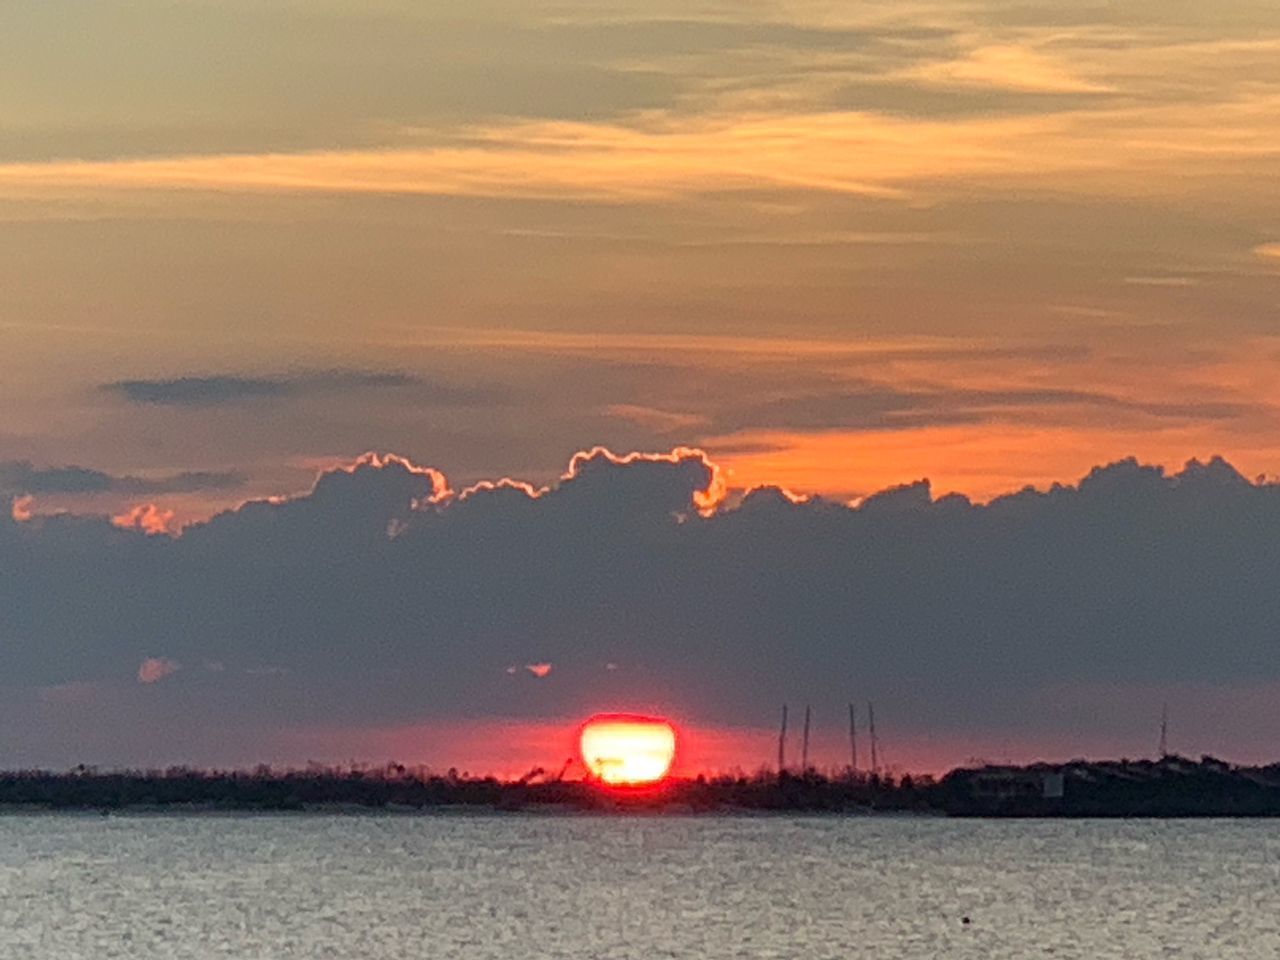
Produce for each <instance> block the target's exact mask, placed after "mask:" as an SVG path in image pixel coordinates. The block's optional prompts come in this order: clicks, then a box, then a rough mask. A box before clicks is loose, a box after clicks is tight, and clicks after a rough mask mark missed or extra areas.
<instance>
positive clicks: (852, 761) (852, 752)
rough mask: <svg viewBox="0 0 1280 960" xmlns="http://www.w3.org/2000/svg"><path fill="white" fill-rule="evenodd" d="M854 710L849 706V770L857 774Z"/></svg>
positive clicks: (856, 732) (856, 720) (856, 722)
mask: <svg viewBox="0 0 1280 960" xmlns="http://www.w3.org/2000/svg"><path fill="white" fill-rule="evenodd" d="M855 710H856V708H855V707H854V705H853V704H852V703H851V704H849V769H850V770H852V771H853V772H854V773H857V772H858V717H857V714H856V713H855Z"/></svg>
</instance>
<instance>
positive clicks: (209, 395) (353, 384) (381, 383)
mask: <svg viewBox="0 0 1280 960" xmlns="http://www.w3.org/2000/svg"><path fill="white" fill-rule="evenodd" d="M102 389H104V390H106V391H108V392H109V393H114V394H116V395H118V396H120V397H122V398H123V399H125V400H127V401H128V402H130V403H134V404H138V405H141V406H158V407H187V408H200V407H218V406H223V405H226V404H233V403H247V402H252V401H258V400H275V399H280V398H285V397H298V396H311V395H326V394H343V393H357V392H361V391H368V390H411V391H412V396H413V398H414V399H416V400H419V401H423V402H429V403H437V404H472V403H485V402H493V401H494V400H496V399H498V392H497V391H495V390H494V389H492V388H486V387H473V386H456V385H452V384H447V383H441V382H435V381H427V380H424V379H423V378H421V377H417V376H412V375H410V374H405V373H396V372H378V371H364V370H323V371H316V372H306V373H289V374H280V375H276V376H255V377H250V376H240V375H236V374H214V375H209V376H184V377H174V378H172V379H153V380H117V381H115V382H113V383H108V384H104V385H103V388H102Z"/></svg>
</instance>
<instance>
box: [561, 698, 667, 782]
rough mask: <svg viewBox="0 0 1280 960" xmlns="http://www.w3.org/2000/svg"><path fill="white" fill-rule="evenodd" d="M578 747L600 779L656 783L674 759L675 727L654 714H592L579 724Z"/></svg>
mask: <svg viewBox="0 0 1280 960" xmlns="http://www.w3.org/2000/svg"><path fill="white" fill-rule="evenodd" d="M578 747H579V751H580V752H581V754H582V762H583V765H584V766H586V768H587V769H588V770H589V771H591V775H592V776H593V777H595V778H596V779H598V780H600V781H601V782H602V783H607V784H611V785H615V786H639V785H642V784H651V783H657V782H658V781H659V780H661V779H662V778H663V777H665V776H666V775H667V773H668V772H670V770H671V764H672V762H673V761H674V760H675V757H676V729H675V727H673V726H672V725H671V724H670V723H668V722H667V721H666V720H660V719H657V718H654V717H634V716H627V715H624V714H606V715H601V716H595V717H592V718H591V719H590V720H588V721H587V722H586V723H585V724H583V725H582V734H581V737H580V738H579V744H578Z"/></svg>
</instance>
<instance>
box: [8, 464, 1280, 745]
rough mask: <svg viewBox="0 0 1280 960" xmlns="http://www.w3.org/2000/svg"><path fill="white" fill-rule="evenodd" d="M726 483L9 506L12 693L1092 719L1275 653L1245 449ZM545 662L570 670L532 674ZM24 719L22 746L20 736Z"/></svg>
mask: <svg viewBox="0 0 1280 960" xmlns="http://www.w3.org/2000/svg"><path fill="white" fill-rule="evenodd" d="M713 480H714V476H713V470H712V468H711V466H710V465H709V464H708V463H707V462H706V461H705V460H704V459H703V457H702V455H700V454H697V453H690V452H683V453H681V454H679V455H673V456H670V457H665V458H653V459H650V458H636V459H633V460H631V461H630V462H620V461H618V460H617V459H615V458H613V457H612V456H610V455H607V454H605V453H603V452H596V453H594V454H592V455H580V456H579V457H578V458H577V459H576V460H575V462H574V466H573V468H572V469H571V471H570V475H569V476H568V477H567V478H566V479H564V480H563V481H562V482H560V483H559V484H558V485H557V486H555V487H554V488H553V489H551V490H548V491H544V492H541V493H540V494H538V495H534V493H533V491H531V490H530V489H527V488H524V487H522V486H520V485H517V484H511V483H505V482H504V483H502V484H498V485H494V486H484V487H481V488H478V489H474V490H471V491H468V492H465V493H460V492H453V491H449V490H448V489H447V486H446V485H445V481H444V478H443V477H442V476H441V475H439V474H437V473H435V472H434V471H430V470H425V469H419V468H415V467H412V466H411V465H409V464H408V463H406V462H405V461H402V460H399V459H396V458H386V459H380V458H373V457H367V458H364V459H363V460H362V461H361V462H360V463H359V464H357V465H356V466H354V467H353V468H351V469H349V470H339V471H335V472H331V473H327V474H325V475H323V476H322V477H321V478H320V479H319V481H318V482H317V484H316V486H315V488H314V489H313V490H312V491H311V492H310V493H308V494H306V495H303V496H299V497H296V498H293V499H289V500H284V501H278V502H253V503H249V504H246V505H245V506H243V507H241V508H239V509H238V510H235V511H231V512H227V513H224V514H221V515H219V516H216V517H214V518H213V519H212V520H210V521H209V522H207V523H204V524H201V525H197V526H194V527H190V528H188V529H187V530H186V531H185V532H184V533H182V534H181V535H180V536H178V537H170V536H167V535H160V536H146V535H144V534H142V533H140V532H138V531H131V530H122V529H117V528H115V527H113V526H111V525H110V524H109V523H107V522H106V521H103V520H99V519H92V518H84V517H74V516H61V517H51V518H43V519H40V518H37V519H35V520H30V521H27V522H18V521H14V520H10V519H8V518H5V519H4V520H3V521H0V686H2V687H3V688H4V691H5V692H6V693H7V696H8V697H9V699H10V700H11V702H15V703H16V702H21V701H22V699H23V698H24V697H25V698H30V699H32V700H33V701H34V700H41V698H43V700H42V701H41V702H43V703H44V705H45V706H44V707H42V710H43V709H52V708H50V707H49V706H48V705H49V702H50V701H51V700H52V701H57V700H58V698H59V697H60V696H61V695H62V693H64V692H67V691H70V692H69V693H66V697H67V699H69V700H75V701H82V700H90V701H91V700H92V699H93V697H94V696H96V695H98V694H97V692H98V691H100V690H114V691H116V694H115V695H116V696H124V694H123V693H121V691H125V692H126V693H127V695H128V696H130V697H135V698H139V701H140V702H141V701H144V700H145V701H147V702H148V704H149V705H148V706H146V709H147V710H148V711H153V712H151V713H148V714H147V716H149V717H161V718H163V717H166V716H171V717H181V718H183V720H184V721H185V722H188V723H190V724H193V725H196V726H199V727H200V729H201V730H202V731H203V734H204V735H208V736H210V737H214V738H215V739H216V736H218V733H217V731H219V730H224V731H225V730H229V729H231V728H232V727H235V728H236V729H243V728H246V725H247V727H248V728H251V727H253V725H255V724H257V725H260V726H261V728H262V729H268V728H269V727H270V726H272V725H295V726H304V725H306V724H315V723H327V724H357V725H358V724H369V725H373V724H380V723H381V724H393V723H401V722H411V721H415V720H419V719H424V718H427V719H429V718H433V717H434V718H441V717H450V718H456V717H470V716H502V715H513V716H540V715H541V716H565V715H573V714H575V713H577V712H579V711H587V710H593V709H601V708H609V707H624V708H625V707H647V708H657V709H669V710H675V711H677V712H679V713H680V714H681V715H684V716H689V717H696V718H697V719H698V720H700V721H702V722H710V723H720V722H727V723H746V724H759V725H767V724H769V723H772V721H773V718H774V715H775V712H776V709H777V705H778V704H779V703H781V702H782V701H783V700H789V701H791V702H792V703H798V702H806V701H807V702H811V703H814V704H815V705H818V706H820V707H821V708H822V709H826V710H828V711H830V713H831V714H835V713H836V712H837V710H838V709H840V708H842V707H843V704H844V703H845V701H846V700H847V699H849V698H851V697H855V696H856V697H858V698H859V699H865V698H868V697H873V698H875V699H876V701H877V705H878V709H879V710H881V711H882V712H883V713H884V714H885V715H886V716H892V717H894V718H895V720H894V723H895V726H896V729H897V731H898V734H899V735H900V736H905V735H907V733H910V734H911V735H914V736H927V735H932V734H937V735H951V734H954V733H956V732H957V731H961V732H963V731H984V730H985V731H992V730H1000V731H1005V732H1007V733H1009V734H1010V735H1012V736H1026V737H1035V736H1037V735H1039V734H1042V733H1045V732H1050V733H1057V734H1062V733H1063V732H1064V731H1065V732H1066V733H1067V734H1069V735H1075V734H1079V735H1081V736H1082V737H1083V736H1090V735H1098V734H1100V733H1106V732H1107V731H1106V729H1105V728H1106V726H1107V725H1108V724H1114V723H1127V722H1133V721H1134V718H1135V717H1136V716H1145V713H1146V712H1147V711H1149V710H1158V709H1159V706H1158V701H1157V703H1156V705H1155V706H1154V707H1153V706H1152V705H1151V704H1150V703H1149V702H1146V701H1143V702H1138V701H1139V700H1141V696H1142V695H1143V694H1142V692H1143V691H1150V690H1165V691H1167V690H1169V689H1178V688H1179V687H1180V686H1181V687H1186V688H1190V687H1199V688H1203V687H1210V688H1214V689H1221V690H1224V691H1228V692H1229V691H1232V690H1236V689H1245V688H1253V687H1256V686H1257V685H1258V684H1263V685H1265V684H1269V683H1272V682H1273V681H1275V680H1276V679H1277V677H1278V676H1280V657H1277V653H1278V652H1280V590H1278V589H1277V583H1278V582H1280V486H1277V485H1273V484H1261V483H1258V484H1255V483H1253V482H1250V481H1247V480H1245V479H1244V478H1242V477H1241V476H1240V475H1239V474H1238V473H1236V471H1235V470H1233V469H1232V468H1231V467H1230V466H1229V465H1227V464H1226V463H1224V462H1223V461H1221V460H1216V459H1215V460H1213V461H1211V462H1210V463H1208V464H1201V463H1198V462H1195V461H1193V462H1192V463H1191V464H1189V465H1188V466H1187V467H1186V468H1185V469H1184V470H1183V471H1182V472H1180V473H1177V474H1174V475H1167V474H1165V473H1164V472H1162V471H1161V470H1160V469H1158V468H1152V467H1145V466H1140V465H1139V464H1137V463H1136V462H1133V461H1124V462H1120V463H1116V464H1112V465H1110V466H1107V467H1101V468H1098V469H1095V470H1094V471H1093V472H1092V473H1090V474H1089V476H1087V477H1086V478H1084V479H1083V480H1082V481H1081V482H1080V483H1079V484H1078V485H1075V486H1062V487H1056V488H1054V489H1053V490H1051V491H1049V492H1034V491H1031V490H1027V491H1024V492H1021V493H1017V494H1013V495H1010V496H1006V497H1003V498H1000V499H997V500H995V501H994V502H992V503H990V504H988V505H974V504H971V503H970V502H968V501H967V500H966V499H964V498H963V497H959V496H944V497H940V498H937V499H935V498H934V497H933V495H932V493H931V491H930V489H929V486H928V484H927V483H925V482H921V483H917V484H913V485H909V486H905V487H901V488H896V489H893V490H888V491H884V492H882V493H880V494H877V495H875V496H873V497H870V498H868V499H867V500H866V501H864V502H863V503H862V504H861V505H860V506H859V507H857V508H850V507H848V506H845V505H843V504H837V503H833V502H828V501H823V500H820V499H814V500H809V501H806V502H801V503H797V502H794V501H793V500H792V499H791V498H790V497H788V496H787V495H784V494H783V493H782V492H780V491H778V490H774V489H761V490H756V491H753V492H751V493H749V494H747V495H746V496H745V497H741V498H735V499H734V501H733V502H732V503H731V504H728V505H721V506H720V508H719V509H718V510H717V511H716V512H714V513H713V514H712V515H710V516H703V515H700V514H699V512H698V510H697V509H696V505H695V497H697V495H698V494H699V492H700V491H703V490H706V489H707V488H709V487H711V486H713ZM160 658H163V662H164V663H166V664H170V665H172V666H174V668H175V669H173V670H172V671H169V672H167V673H166V674H165V675H164V676H163V677H161V678H160V679H159V680H158V681H157V682H155V683H150V684H146V685H145V686H144V685H142V684H139V683H138V682H137V677H138V674H139V669H140V665H141V664H143V663H144V661H148V660H153V661H155V660H158V659H160ZM533 663H550V664H552V665H553V670H552V672H551V673H550V674H549V675H548V676H546V677H544V678H538V677H535V676H533V675H532V674H531V673H530V672H529V671H525V670H518V671H516V672H514V673H512V672H508V667H510V666H511V665H524V664H533ZM607 665H612V666H607ZM1098 690H1104V691H1112V694H1111V696H1112V698H1113V699H1114V701H1115V703H1116V707H1115V711H1114V713H1112V714H1107V712H1106V710H1102V711H1099V709H1098V708H1097V703H1098V702H1099V701H1098V700H1097V693H1096V692H1097V691H1098ZM158 698H168V699H165V700H162V699H158ZM152 701H154V702H152ZM157 704H161V706H157ZM164 704H167V707H166V706H163V705H164ZM139 709H143V708H142V707H139ZM166 709H167V710H169V711H170V713H169V714H165V713H164V710H166ZM157 710H158V711H160V712H159V713H155V712H154V711H157ZM12 714H13V711H12V710H10V711H9V713H8V714H6V717H7V718H8V719H7V725H8V731H7V733H6V734H5V735H3V736H0V754H2V753H3V752H4V751H9V752H10V753H12V752H14V751H20V750H21V745H22V737H23V735H24V731H23V730H22V728H21V723H22V720H21V717H18V718H17V719H14V717H13V716H12ZM174 722H177V721H174ZM15 723H16V724H17V726H15ZM1276 729H1280V722H1277V724H1276V725H1275V727H1273V728H1271V729H1270V730H1267V731H1261V733H1265V734H1267V735H1270V736H1273V735H1274V734H1275V732H1276ZM210 731H213V732H210ZM1254 733H1259V731H1257V730H1255V731H1254ZM226 735H227V736H231V735H232V734H230V733H227V734H226ZM236 735H240V734H236ZM74 749H75V745H74V744H72V745H71V746H69V747H68V750H69V751H74ZM175 749H177V748H175ZM5 759H6V758H5V757H4V756H2V755H0V761H5ZM957 759H962V758H957Z"/></svg>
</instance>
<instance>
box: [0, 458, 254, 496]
mask: <svg viewBox="0 0 1280 960" xmlns="http://www.w3.org/2000/svg"><path fill="white" fill-rule="evenodd" d="M246 482H247V478H246V477H245V476H244V475H243V474H242V473H239V472H238V471H234V470H220V471H210V470H191V471H184V472H182V473H172V474H165V475H162V476H158V477H139V476H132V475H127V474H125V475H118V474H111V473H106V472H104V471H102V470H94V469H92V468H89V467H78V466H65V467H37V466H35V465H34V464H32V463H31V462H30V461H27V460H6V461H0V494H5V495H11V496H12V495H18V496H22V495H34V494H68V495H92V494H106V493H118V494H125V495H149V494H167V493H196V492H199V491H202V490H234V489H236V488H238V487H242V486H244V484H245V483H246Z"/></svg>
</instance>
